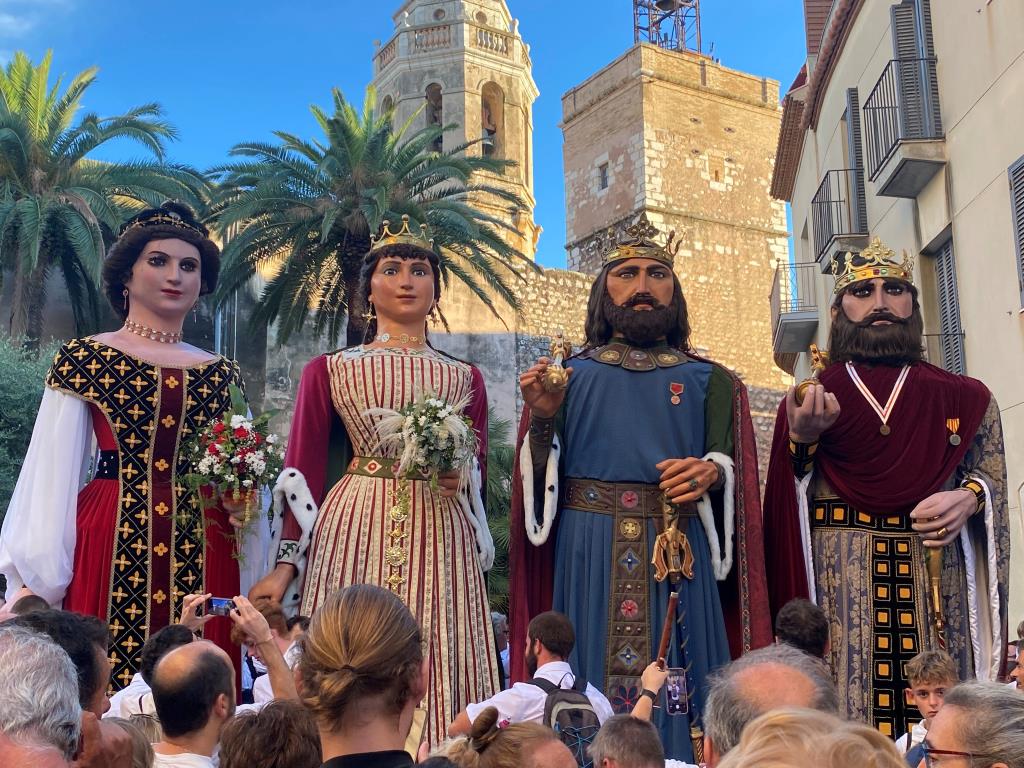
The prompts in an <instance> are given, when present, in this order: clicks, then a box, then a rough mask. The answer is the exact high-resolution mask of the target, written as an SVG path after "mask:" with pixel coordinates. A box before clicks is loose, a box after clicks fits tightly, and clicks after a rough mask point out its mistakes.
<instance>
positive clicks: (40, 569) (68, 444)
mask: <svg viewBox="0 0 1024 768" xmlns="http://www.w3.org/2000/svg"><path fill="white" fill-rule="evenodd" d="M91 443H92V420H91V417H90V414H89V406H88V404H87V403H85V401H83V400H79V399H78V398H76V397H72V396H71V395H68V394H65V393H63V392H58V391H57V390H54V389H50V388H49V387H47V388H46V390H45V391H44V392H43V399H42V402H41V403H40V404H39V414H38V415H37V416H36V424H35V427H34V428H33V429H32V441H31V442H30V443H29V446H28V453H26V454H25V460H24V462H23V464H22V466H21V474H20V475H19V476H18V483H17V485H16V486H15V487H14V495H12V496H11V503H10V505H9V506H8V507H7V516H6V517H5V518H4V525H3V529H2V530H0V573H3V574H4V576H6V577H7V599H10V598H11V597H13V596H14V594H15V593H16V592H17V591H18V590H19V589H21V588H22V587H28V588H29V589H30V590H32V592H34V593H35V594H37V595H39V596H40V597H41V598H43V599H44V600H46V601H47V602H48V603H50V605H55V606H59V605H60V602H61V600H63V598H64V592H65V591H66V590H67V588H68V584H70V583H71V569H72V566H73V564H74V557H75V534H76V530H75V518H76V513H77V508H78V491H79V489H80V486H81V483H82V477H83V476H84V474H85V470H86V467H87V466H88V462H89V458H90V456H89V454H90V451H89V448H90V446H91Z"/></svg>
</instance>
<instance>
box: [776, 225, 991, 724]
mask: <svg viewBox="0 0 1024 768" xmlns="http://www.w3.org/2000/svg"><path fill="white" fill-rule="evenodd" d="M832 271H833V273H834V274H835V278H836V280H835V288H834V297H833V301H832V308H831V314H832V324H831V328H830V331H829V350H828V356H827V357H828V359H827V360H824V361H822V362H823V363H827V365H825V367H824V369H823V370H821V372H820V374H819V375H818V378H817V380H816V381H815V383H811V384H809V385H808V387H807V388H806V393H805V394H803V395H802V399H801V401H800V402H799V403H798V402H797V400H798V398H797V392H796V389H795V388H794V389H790V391H789V393H788V394H787V396H786V398H785V399H784V400H783V402H782V403H781V404H780V406H779V410H778V418H777V419H776V422H775V434H774V438H773V442H772V453H771V457H770V465H769V470H768V477H767V483H766V486H765V495H764V530H765V547H764V551H765V558H766V560H767V561H768V562H767V570H768V586H769V593H770V594H769V597H770V601H771V607H772V610H773V611H778V610H779V609H780V608H781V607H782V606H783V605H784V604H785V603H786V602H788V601H789V600H790V599H792V598H793V597H803V598H807V599H811V600H813V601H814V602H816V603H817V604H818V605H820V606H821V607H822V608H823V609H824V610H825V612H826V614H827V615H828V617H829V621H830V626H831V632H832V636H831V642H830V645H829V657H828V663H829V666H830V667H831V668H832V669H833V670H834V673H835V677H836V681H837V684H838V686H839V688H840V695H841V698H842V700H843V701H844V706H845V712H846V715H847V717H849V718H851V719H854V720H860V721H864V722H867V723H869V724H870V725H873V726H875V727H876V728H878V729H879V730H880V731H882V733H884V734H885V735H886V736H889V737H890V738H896V737H897V736H899V735H900V734H903V733H905V732H906V731H907V730H908V729H909V728H910V720H909V719H908V718H910V719H914V718H916V713H915V712H914V711H913V709H912V708H911V707H910V706H909V704H908V703H907V702H906V701H905V700H904V697H903V695H902V691H903V689H904V688H906V687H907V684H908V681H907V679H906V677H905V676H904V670H905V668H906V664H907V662H908V661H910V659H911V658H913V657H914V656H915V655H916V654H918V653H920V652H921V651H922V650H924V649H926V648H933V647H937V646H938V643H939V636H938V630H937V629H936V627H937V626H938V624H937V620H938V619H941V620H942V623H943V626H944V631H945V638H946V641H947V642H946V648H947V650H948V651H949V653H950V655H951V656H952V657H953V658H954V660H955V661H956V663H957V669H958V673H959V674H958V675H957V676H958V677H959V678H961V679H966V678H978V679H982V680H996V679H998V676H999V675H1000V674H1002V671H1003V669H1004V662H1005V654H1006V640H1007V637H1008V635H1007V606H1008V585H1009V583H1010V577H1009V563H1010V551H1009V541H1010V532H1009V515H1008V510H1007V484H1006V462H1005V458H1004V455H1003V434H1002V427H1001V425H1000V415H999V414H1000V411H999V404H998V403H997V402H996V399H995V397H994V396H993V395H992V392H991V391H989V389H988V387H986V386H985V385H984V384H983V383H982V382H980V381H978V380H976V379H972V378H969V377H967V376H961V375H958V374H955V373H950V372H949V371H946V370H943V369H942V368H939V367H937V366H934V365H931V364H929V363H927V362H925V360H924V351H923V346H922V341H923V335H922V332H923V328H924V319H923V316H922V314H921V307H920V304H919V302H918V288H917V286H915V285H914V281H913V276H914V268H913V259H912V258H910V257H909V256H907V255H906V254H905V253H904V256H903V258H902V260H899V259H897V257H896V254H895V252H894V251H893V250H892V249H891V248H888V247H887V246H885V245H883V244H882V243H881V242H880V241H879V240H878V239H877V238H875V239H874V240H873V242H872V243H871V245H869V246H868V247H867V248H865V249H864V250H862V251H859V252H849V253H845V254H840V255H838V256H837V257H836V259H835V260H834V261H833V264H832ZM801 386H802V385H801ZM929 560H930V561H931V562H932V565H933V566H935V567H938V570H939V572H940V582H941V583H940V584H939V589H938V590H937V594H933V592H932V591H931V585H930V582H929V569H928V568H927V567H926V563H927V562H928V561H929ZM975 565H976V567H975ZM933 599H934V600H933ZM936 604H937V607H936Z"/></svg>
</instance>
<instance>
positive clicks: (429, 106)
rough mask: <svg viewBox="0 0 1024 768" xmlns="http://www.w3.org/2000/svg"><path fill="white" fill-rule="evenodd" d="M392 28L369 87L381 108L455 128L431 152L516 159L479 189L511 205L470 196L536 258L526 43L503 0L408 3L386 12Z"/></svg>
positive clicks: (400, 120)
mask: <svg viewBox="0 0 1024 768" xmlns="http://www.w3.org/2000/svg"><path fill="white" fill-rule="evenodd" d="M392 20H393V22H394V30H393V32H392V35H391V37H390V38H389V39H388V40H386V41H385V42H384V44H383V45H380V46H378V47H377V51H376V53H375V54H374V57H373V72H374V75H373V80H372V84H373V85H374V87H375V88H376V89H377V98H378V100H379V103H381V104H382V105H393V106H394V107H395V125H396V126H400V125H402V124H404V123H405V121H407V120H408V119H409V118H410V117H413V116H414V115H415V120H414V123H413V125H414V126H415V127H422V126H425V125H428V124H431V123H436V124H439V125H449V124H451V123H455V124H456V125H457V128H456V129H455V130H453V131H450V132H448V133H446V134H445V135H444V137H443V138H442V140H441V141H439V142H438V144H437V146H436V147H435V148H436V149H437V150H438V151H441V150H450V149H453V148H455V147H458V146H461V145H463V144H466V143H468V142H475V143H473V144H472V146H469V147H468V148H466V149H465V151H466V152H468V153H473V154H483V155H487V156H492V157H495V158H504V159H508V160H514V161H515V162H516V165H515V166H514V167H512V168H509V169H508V170H507V171H506V172H505V173H504V174H503V175H497V174H494V175H490V174H488V175H487V176H486V177H485V178H483V179H480V182H481V183H484V184H488V185H492V186H497V187H500V188H503V189H506V190H508V191H509V192H512V193H514V194H515V195H517V196H518V197H519V199H520V200H521V201H522V205H520V206H516V205H513V204H511V203H507V202H505V201H500V200H497V199H495V198H494V196H487V197H480V198H477V199H474V200H472V203H473V205H474V206H476V207H478V208H480V209H481V210H483V211H485V212H486V213H487V214H489V215H491V216H494V217H495V218H499V219H503V220H505V221H511V222H512V223H513V224H514V225H515V227H516V229H518V230H519V233H520V234H519V235H518V236H515V235H513V236H511V238H510V239H512V240H514V241H515V242H514V243H513V244H514V245H515V246H516V247H518V248H519V250H520V251H521V252H522V253H524V254H526V255H527V256H529V257H530V258H533V257H534V255H535V252H536V245H537V238H538V237H539V235H540V228H539V227H537V225H536V224H535V223H534V220H533V209H534V202H535V201H534V196H533V151H532V149H533V102H534V100H535V99H536V98H537V96H538V91H537V85H536V84H535V83H534V81H533V75H532V73H531V67H532V65H531V62H530V47H529V46H528V45H527V44H526V43H525V42H524V41H523V39H522V37H521V36H520V35H519V22H518V20H517V19H513V18H512V16H511V14H510V13H509V10H508V6H506V4H505V2H504V0H406V1H405V2H403V3H402V5H401V7H400V8H399V9H398V11H397V12H396V13H395V14H394V16H392Z"/></svg>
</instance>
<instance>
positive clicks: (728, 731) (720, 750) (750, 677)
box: [704, 644, 839, 768]
mask: <svg viewBox="0 0 1024 768" xmlns="http://www.w3.org/2000/svg"><path fill="white" fill-rule="evenodd" d="M782 707H805V708H807V709H816V710H818V711H820V712H828V713H829V714H833V715H834V714H837V712H838V709H839V697H838V694H837V693H836V686H835V683H834V682H833V681H832V678H831V676H830V674H829V671H828V667H826V666H825V664H824V662H822V661H821V660H819V659H816V658H814V657H812V656H809V655H808V654H806V653H804V652H803V651H799V650H797V649H796V648H793V647H791V646H788V645H783V644H779V645H769V646H767V647H765V648H759V649H758V650H756V651H751V652H750V653H748V654H745V655H744V656H741V657H740V658H738V659H736V661H734V662H732V663H731V664H728V665H726V666H725V667H722V668H721V669H719V670H717V671H716V672H714V673H713V674H712V675H711V676H710V677H709V687H708V696H707V700H706V702H705V704H704V762H705V765H707V766H708V768H715V766H717V765H718V763H719V761H720V760H721V759H722V757H723V756H724V755H725V754H726V753H727V752H728V751H729V750H730V749H732V748H733V747H735V746H736V744H738V743H739V740H740V734H742V733H743V729H744V728H745V727H746V725H747V723H749V722H750V721H751V720H753V719H754V718H756V717H758V716H759V715H763V714H764V713H765V712H769V711H771V710H774V709H780V708H782Z"/></svg>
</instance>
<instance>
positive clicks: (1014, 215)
mask: <svg viewBox="0 0 1024 768" xmlns="http://www.w3.org/2000/svg"><path fill="white" fill-rule="evenodd" d="M1010 219H1011V221H1012V222H1013V253H1014V256H1015V257H1016V260H1017V283H1018V286H1019V288H1020V305H1021V308H1022V309H1024V157H1021V158H1020V159H1019V160H1017V162H1015V163H1014V164H1013V165H1011V166H1010Z"/></svg>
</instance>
